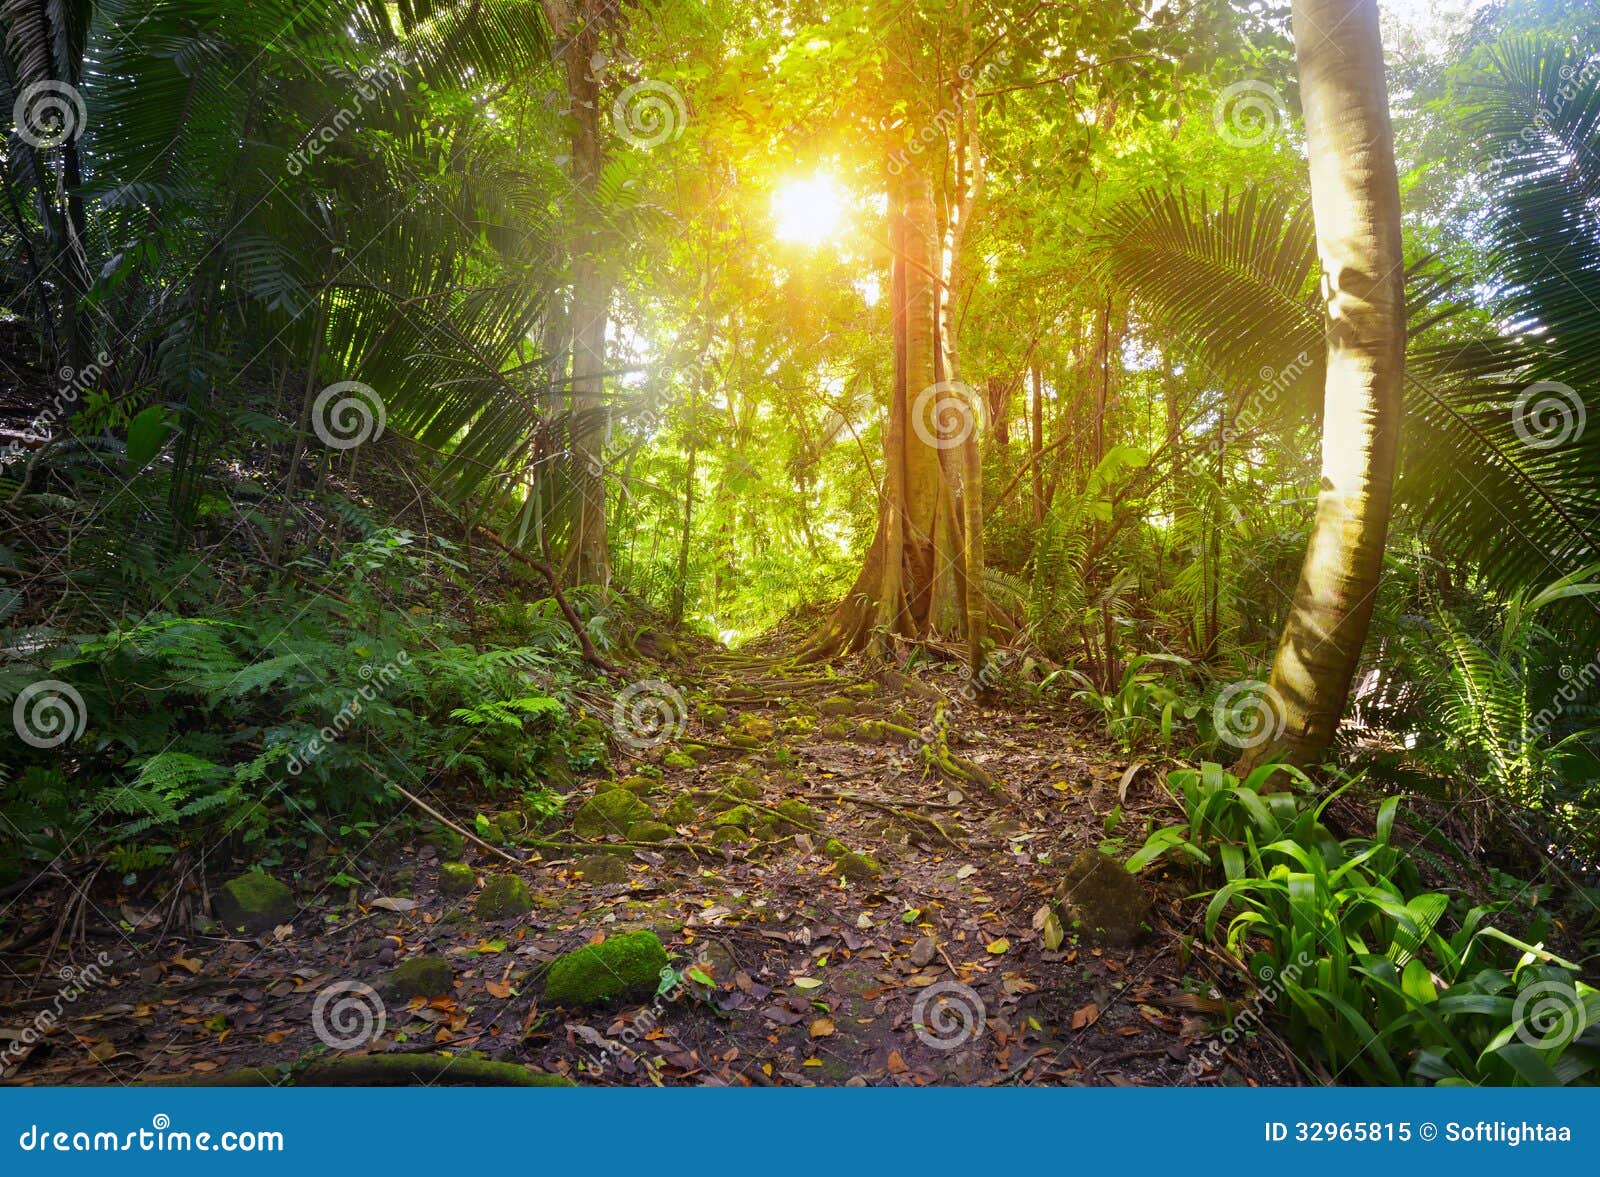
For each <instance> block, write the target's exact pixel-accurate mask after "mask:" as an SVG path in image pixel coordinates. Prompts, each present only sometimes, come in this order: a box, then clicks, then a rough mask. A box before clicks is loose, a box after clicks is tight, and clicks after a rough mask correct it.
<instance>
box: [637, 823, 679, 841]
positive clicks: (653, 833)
mask: <svg viewBox="0 0 1600 1177" xmlns="http://www.w3.org/2000/svg"><path fill="white" fill-rule="evenodd" d="M673 833H674V831H673V828H672V827H671V826H669V825H667V824H666V823H665V822H660V821H641V822H638V823H637V824H635V825H634V826H632V827H631V828H630V829H629V830H628V841H630V842H667V841H670V840H671V839H672V836H673Z"/></svg>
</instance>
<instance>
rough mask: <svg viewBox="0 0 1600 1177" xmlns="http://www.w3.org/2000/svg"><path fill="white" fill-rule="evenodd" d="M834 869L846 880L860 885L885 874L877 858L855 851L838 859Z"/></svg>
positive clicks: (835, 861)
mask: <svg viewBox="0 0 1600 1177" xmlns="http://www.w3.org/2000/svg"><path fill="white" fill-rule="evenodd" d="M833 869H834V870H835V871H836V872H838V873H839V874H841V875H843V876H844V877H845V878H847V879H850V880H852V881H854V882H858V883H859V882H865V881H866V880H867V879H875V878H877V877H878V876H879V875H881V874H882V873H883V867H882V866H880V865H878V860H877V859H876V858H874V857H872V855H870V854H857V853H855V852H854V851H851V852H849V853H847V854H844V855H841V856H840V857H839V858H836V859H835V860H834V863H833Z"/></svg>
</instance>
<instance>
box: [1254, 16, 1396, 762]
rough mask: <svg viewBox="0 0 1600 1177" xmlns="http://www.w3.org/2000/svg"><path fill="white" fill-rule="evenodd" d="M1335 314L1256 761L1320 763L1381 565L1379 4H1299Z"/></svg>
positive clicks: (1310, 135) (1389, 373)
mask: <svg viewBox="0 0 1600 1177" xmlns="http://www.w3.org/2000/svg"><path fill="white" fill-rule="evenodd" d="M1294 35H1295V47H1296V52H1297V57H1298V63H1299V71H1300V86H1301V93H1302V95H1303V101H1304V104H1305V121H1306V147H1307V154H1308V155H1309V157H1310V163H1311V204H1312V212H1313V214H1314V216H1315V218H1316V227H1317V249H1318V252H1319V253H1320V255H1321V258H1322V268H1323V293H1324V297H1325V300H1326V305H1327V320H1326V329H1327V357H1328V359H1327V384H1326V389H1325V393H1324V414H1325V415H1324V423H1323V433H1322V483H1321V490H1320V492H1319V494H1318V496H1317V513H1316V521H1315V523H1314V524H1313V526H1312V530H1311V538H1310V542H1309V545H1308V547H1307V550H1306V557H1305V563H1304V565H1303V566H1302V568H1301V570H1300V582H1299V584H1298V586H1297V587H1296V589H1295V594H1294V600H1293V603H1292V604H1291V606H1290V609H1289V616H1288V619H1287V620H1286V622H1285V623H1284V628H1283V636H1282V638H1281V640H1280V641H1279V644H1278V653H1277V657H1276V659H1275V660H1274V662H1273V666H1272V678H1271V684H1270V685H1271V688H1272V692H1271V693H1272V694H1273V695H1274V696H1275V699H1274V703H1275V704H1276V706H1277V708H1278V715H1277V717H1276V718H1277V720H1279V721H1281V724H1282V727H1281V730H1279V731H1278V732H1277V734H1276V735H1275V737H1274V738H1273V739H1271V740H1269V741H1264V742H1262V743H1260V744H1258V745H1257V746H1255V747H1254V748H1250V749H1247V751H1246V753H1245V757H1244V761H1245V762H1246V763H1256V762H1259V761H1261V760H1265V759H1268V758H1273V757H1277V758H1281V759H1284V760H1288V761H1290V762H1292V763H1295V764H1300V765H1307V764H1313V763H1316V762H1317V761H1318V760H1320V759H1321V757H1322V755H1323V754H1324V753H1325V752H1326V751H1327V749H1328V746H1329V744H1330V743H1331V742H1332V740H1333V735H1334V732H1335V730H1336V729H1337V727H1338V724H1339V718H1340V716H1341V715H1342V714H1343V712H1344V707H1345V702H1346V699H1347V697H1348V695H1349V690H1350V682H1351V679H1352V677H1353V676H1354V674H1355V669H1356V663H1357V660H1358V659H1359V658H1360V656H1361V647H1362V645H1363V643H1364V642H1365V641H1366V636H1367V628H1368V624H1369V622H1370V621H1371V619H1372V607H1373V602H1374V598H1375V596H1376V593H1377V588H1378V575H1379V571H1380V569H1381V567H1382V563H1383V547H1384V540H1385V537H1386V535H1387V532H1388V527H1389V504H1390V498H1391V493H1392V490H1393V485H1394V466H1395V452H1396V443H1397V438H1398V435H1399V428H1400V398H1401V379H1402V375H1403V371H1404V365H1405V305H1404V304H1405V271H1404V258H1403V255H1402V252H1401V244H1400V193H1399V186H1398V184H1397V182H1396V179H1395V163H1394V137H1393V132H1392V130H1391V128H1390V125H1389V103H1388V94H1387V89H1386V87H1385V85H1384V75H1383V47H1382V44H1381V42H1380V40H1379V36H1378V6H1377V2H1376V0H1294Z"/></svg>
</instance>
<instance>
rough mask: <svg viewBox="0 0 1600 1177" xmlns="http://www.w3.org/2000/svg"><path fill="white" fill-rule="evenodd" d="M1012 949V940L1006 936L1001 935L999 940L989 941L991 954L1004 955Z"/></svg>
mask: <svg viewBox="0 0 1600 1177" xmlns="http://www.w3.org/2000/svg"><path fill="white" fill-rule="evenodd" d="M1010 950H1011V941H1009V940H1007V939H1006V938H1005V937H1004V936H1001V937H1000V939H998V940H992V941H990V943H989V948H988V952H989V955H990V956H1003V955H1005V954H1006V953H1007V952H1009V951H1010Z"/></svg>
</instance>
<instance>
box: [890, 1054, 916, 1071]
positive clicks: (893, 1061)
mask: <svg viewBox="0 0 1600 1177" xmlns="http://www.w3.org/2000/svg"><path fill="white" fill-rule="evenodd" d="M888 1066H889V1074H891V1075H904V1074H905V1073H906V1072H907V1071H909V1070H910V1069H911V1068H910V1067H908V1066H906V1060H905V1059H903V1058H902V1057H900V1052H899V1051H898V1050H891V1051H890V1052H889V1063H888Z"/></svg>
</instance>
